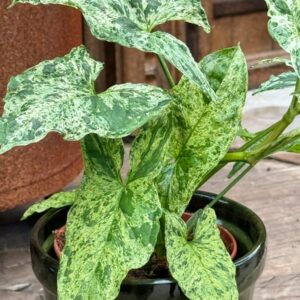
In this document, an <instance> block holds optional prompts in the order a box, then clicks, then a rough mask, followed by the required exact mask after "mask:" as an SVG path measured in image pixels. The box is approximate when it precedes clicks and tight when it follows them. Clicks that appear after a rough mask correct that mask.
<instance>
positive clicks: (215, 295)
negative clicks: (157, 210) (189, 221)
mask: <svg viewBox="0 0 300 300" xmlns="http://www.w3.org/2000/svg"><path fill="white" fill-rule="evenodd" d="M165 233H166V248H167V259H168V265H169V268H170V271H171V274H172V276H173V277H174V278H175V279H176V280H177V282H178V284H179V286H180V287H181V289H182V291H183V292H184V294H185V295H186V296H187V297H188V298H189V299H192V300H201V299H203V300H207V299H214V300H224V299H226V300H235V299H238V291H237V286H236V281H235V266H234V264H233V262H232V261H231V258H230V256H229V254H228V252H227V250H226V248H225V246H224V243H223V241H222V240H221V238H220V232H219V229H218V228H217V225H216V215H215V212H214V210H212V209H211V208H206V209H204V211H203V213H202V215H201V216H200V217H199V219H198V221H197V224H196V228H195V229H194V236H193V239H192V240H189V237H188V230H187V226H186V224H185V223H184V222H183V221H182V219H181V218H180V217H179V216H178V215H177V214H175V213H166V231H165Z"/></svg>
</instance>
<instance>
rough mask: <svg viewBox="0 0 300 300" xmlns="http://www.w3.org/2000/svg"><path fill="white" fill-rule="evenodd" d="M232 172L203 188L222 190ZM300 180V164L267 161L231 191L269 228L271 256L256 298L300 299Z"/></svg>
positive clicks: (256, 292) (268, 257)
mask: <svg viewBox="0 0 300 300" xmlns="http://www.w3.org/2000/svg"><path fill="white" fill-rule="evenodd" d="M228 171H229V168H227V170H223V171H221V172H220V173H219V174H217V175H216V176H215V178H214V179H212V180H211V181H209V182H208V183H207V184H206V185H205V186H204V187H203V188H202V189H204V190H208V191H214V192H217V193H218V192H220V191H221V190H222V188H223V187H224V186H226V184H228V182H229V180H228V179H226V174H228ZM299 181H300V166H299V165H294V164H289V163H284V162H278V161H275V160H264V161H262V162H260V163H259V164H258V165H257V166H256V167H255V168H254V169H253V170H252V171H251V172H250V173H249V174H248V175H247V177H246V178H244V179H243V180H242V181H241V182H240V183H239V184H238V185H236V186H235V187H234V188H233V189H232V190H231V191H230V192H229V193H228V197H230V198H232V199H235V200H237V201H239V202H241V203H243V204H245V205H247V206H248V207H250V208H251V209H252V210H254V211H255V212H256V213H257V214H258V215H259V216H260V217H261V218H262V219H263V221H264V223H265V225H266V228H267V234H268V255H267V261H266V266H265V269H264V271H263V274H262V276H261V277H260V279H259V280H258V282H257V284H256V289H255V294H254V299H255V300H277V299H278V300H279V299H280V300H284V299H286V300H294V299H300V255H299V253H300V235H299V231H300V201H299V200H300V199H299Z"/></svg>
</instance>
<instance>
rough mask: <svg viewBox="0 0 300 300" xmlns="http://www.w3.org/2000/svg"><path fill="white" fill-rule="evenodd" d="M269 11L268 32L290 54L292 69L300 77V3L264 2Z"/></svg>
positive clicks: (279, 0)
mask: <svg viewBox="0 0 300 300" xmlns="http://www.w3.org/2000/svg"><path fill="white" fill-rule="evenodd" d="M266 2H267V4H268V7H269V10H268V15H269V17H270V20H269V32H270V34H271V36H272V37H273V38H274V39H275V40H276V41H277V42H278V43H279V45H280V46H281V47H282V48H283V49H284V50H285V51H287V52H288V53H290V54H291V60H292V64H293V67H294V69H295V71H296V73H297V75H298V77H300V25H299V24H300V23H299V16H300V1H298V0H266Z"/></svg>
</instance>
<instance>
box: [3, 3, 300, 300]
mask: <svg viewBox="0 0 300 300" xmlns="http://www.w3.org/2000/svg"><path fill="white" fill-rule="evenodd" d="M17 3H31V4H64V5H69V6H72V7H75V8H77V9H79V10H81V12H82V13H83V16H84V17H85V20H86V22H87V23H88V25H89V26H90V28H91V32H92V33H93V35H94V36H95V37H97V38H99V39H102V40H106V41H110V42H116V43H119V44H121V45H123V46H126V47H135V48H137V49H140V50H142V51H148V52H153V53H156V54H157V56H158V59H159V60H160V63H161V65H162V68H163V71H164V73H165V75H166V78H167V80H168V82H169V85H170V89H169V90H166V89H162V88H158V87H154V86H149V85H145V84H131V83H126V84H121V85H115V86H113V87H111V88H109V89H108V90H107V91H105V92H103V93H99V94H96V92H95V90H94V81H95V79H96V78H97V77H98V75H99V73H100V72H101V70H102V68H103V65H102V64H101V63H100V62H97V61H95V60H93V59H91V58H90V57H89V55H88V51H87V49H86V48H85V47H84V46H80V47H77V48H75V49H73V50H72V51H71V52H70V53H69V54H67V55H66V56H64V57H60V58H56V59H54V60H50V61H45V62H42V63H40V64H39V65H37V66H35V67H33V68H31V69H29V70H27V71H25V72H24V73H22V74H21V75H18V76H16V77H14V78H12V79H11V81H10V83H9V85H8V89H7V95H6V97H5V109H4V113H3V116H2V118H1V119H0V144H1V149H0V152H1V153H4V152H6V151H8V150H9V149H11V148H13V147H15V146H23V145H27V144H30V143H33V142H37V141H39V140H41V139H42V138H44V137H45V136H46V135H47V133H48V132H51V131H56V132H59V133H61V134H62V136H63V137H64V138H65V139H66V140H80V141H81V145H82V153H83V158H84V165H85V171H84V178H83V181H82V183H81V185H80V187H79V188H77V189H76V190H74V191H71V192H65V193H58V194H56V195H54V196H52V197H51V198H49V199H48V200H46V201H43V202H41V203H37V204H35V205H33V206H32V207H31V208H30V209H29V210H28V211H27V212H26V213H25V215H24V218H26V217H28V216H30V215H31V214H33V213H35V212H43V211H46V210H48V209H49V208H56V209H57V208H62V207H69V209H67V210H66V209H62V210H54V211H53V210H51V211H50V212H48V213H46V215H45V216H44V217H42V219H41V220H40V221H39V222H38V224H37V226H36V228H35V229H34V233H33V240H32V253H33V254H32V256H33V258H34V259H35V258H37V257H38V258H40V262H38V261H35V260H34V262H33V263H34V270H35V273H36V274H37V276H38V277H39V276H40V277H44V278H45V277H47V281H46V282H45V284H44V285H45V290H46V292H47V295H48V299H54V298H55V297H56V295H55V294H56V291H55V288H56V287H55V284H56V277H55V276H56V272H57V268H58V262H57V260H55V259H54V258H53V257H51V256H50V255H49V253H48V250H49V249H50V248H51V247H49V244H50V245H51V246H52V243H53V238H52V235H49V234H50V232H51V231H52V230H53V229H55V228H58V227H60V226H62V225H64V223H66V242H65V245H64V249H63V253H62V256H61V259H60V263H59V273H58V295H59V299H66V300H69V299H93V300H94V299H101V300H103V299H115V298H116V297H119V298H118V299H124V297H125V298H126V293H129V297H127V299H134V298H133V297H137V299H148V298H147V297H149V294H151V293H154V296H153V297H154V298H153V299H163V298H162V297H163V296H161V294H155V293H156V288H157V286H161V285H163V284H165V285H166V286H167V287H171V291H170V292H171V294H174V287H175V286H176V284H177V283H178V285H179V286H180V293H179V295H177V296H176V297H177V299H185V297H187V298H189V299H238V297H240V299H250V297H251V293H252V291H253V282H254V281H255V280H256V278H257V276H258V275H259V274H260V272H261V270H262V267H263V261H264V257H265V229H264V226H263V224H262V223H261V220H260V219H259V218H258V217H257V216H256V215H255V214H254V213H253V212H251V211H250V210H249V209H247V208H245V207H243V206H242V205H240V204H238V203H235V202H232V201H229V200H228V199H226V198H224V197H223V196H224V194H225V193H226V192H227V191H228V190H229V189H230V188H231V187H232V186H234V185H235V184H236V183H237V182H238V181H239V180H240V179H241V178H242V177H243V176H244V175H245V174H246V173H247V172H249V171H250V170H251V168H253V166H254V165H255V164H256V163H257V162H258V161H259V160H261V159H263V158H264V157H266V156H268V155H270V154H272V153H274V152H275V151H282V150H286V151H296V152H297V151H298V150H299V145H298V144H299V133H300V132H299V130H294V131H292V132H289V133H283V132H284V130H285V129H286V128H287V126H288V125H289V124H290V123H291V122H292V121H293V119H294V118H295V117H296V116H297V115H298V114H299V112H300V104H299V99H298V98H299V90H300V86H299V79H298V78H299V74H300V73H299V72H300V71H299V70H300V67H299V66H300V62H299V55H300V54H299V39H300V38H299V34H298V32H299V24H298V23H297V22H298V20H299V16H300V8H299V4H297V3H296V1H292V0H291V1H286V2H283V1H277V0H268V1H267V3H268V5H269V14H270V17H271V19H270V32H271V34H272V36H274V38H275V39H276V40H278V42H279V43H280V45H281V46H282V47H283V48H284V49H286V50H287V51H288V52H289V53H290V54H291V61H285V62H286V64H287V65H289V66H291V67H292V68H293V69H294V70H293V72H290V73H287V74H283V75H281V76H279V77H276V78H275V77H272V78H271V79H270V81H268V82H267V83H265V84H264V85H263V86H262V87H261V89H260V91H263V90H268V89H271V88H276V87H282V86H285V85H286V82H287V80H286V79H287V78H288V79H289V80H288V83H290V82H291V81H292V83H293V84H295V93H294V94H293V96H292V103H291V106H290V107H289V109H288V111H287V113H286V114H285V115H284V116H283V118H282V119H281V120H280V121H278V122H277V123H275V124H274V125H272V126H270V127H269V128H266V129H265V130H263V131H260V132H257V133H250V132H248V131H247V130H245V129H242V128H241V113H242V108H243V105H244V101H245V97H246V93H247V64H246V61H245V57H244V55H243V52H242V50H241V49H240V47H239V46H236V47H233V48H229V49H223V50H220V51H217V52H215V53H212V54H210V55H208V56H206V57H205V58H203V59H202V60H201V62H200V63H199V64H196V63H195V61H194V59H193V58H192V56H191V54H190V52H189V50H188V48H187V47H186V45H185V44H184V43H182V42H181V41H179V40H177V39H176V38H175V37H173V36H171V35H170V34H167V33H165V32H161V31H155V30H154V29H155V27H156V26H157V25H159V24H162V23H164V22H166V21H169V20H184V21H187V22H190V23H193V24H197V25H199V26H202V27H203V28H204V30H206V31H209V24H208V22H207V18H206V14H205V11H204V10H203V8H202V6H201V4H200V3H199V1H196V0H185V1H180V0H176V1H175V0H174V1H157V0H153V1H152V0H151V1H150V0H149V1H125V0H118V1H115V0H98V1H94V0H88V1H79V0H72V1H66V0H59V1H57V0H42V1H41V0H15V1H14V2H13V4H17ZM165 59H166V60H168V61H169V62H170V63H172V64H173V65H174V66H175V67H177V69H178V70H180V71H181V72H182V73H183V78H182V79H181V80H180V82H179V83H175V82H174V80H173V78H172V76H171V74H170V72H169V70H168V66H167V64H166V61H165ZM137 128H140V132H139V134H138V136H137V137H136V138H135V141H134V143H133V145H132V147H131V150H130V154H129V163H130V170H129V172H128V174H127V177H126V178H122V177H121V176H120V170H121V168H122V165H123V159H124V146H123V143H122V139H121V138H122V137H123V136H126V135H128V134H130V133H131V132H132V131H133V130H135V129H137ZM237 136H241V137H242V138H243V139H244V140H245V143H244V145H243V146H241V147H240V148H239V149H237V150H236V151H234V152H232V151H230V150H229V149H230V145H231V144H232V142H233V140H234V139H235V138H236V137H237ZM228 162H235V163H236V164H235V166H234V168H233V170H232V172H231V174H230V176H235V178H234V179H233V180H232V182H231V183H230V184H229V185H228V187H227V188H225V190H224V191H223V192H221V193H220V194H219V195H218V196H213V195H211V194H205V193H204V194H203V193H202V194H197V193H196V194H195V195H194V196H193V194H194V192H195V190H197V188H198V187H199V186H201V185H202V184H203V183H204V182H206V181H207V180H208V179H209V178H210V177H211V176H213V175H214V174H215V173H216V172H217V171H219V170H220V169H221V168H222V167H223V166H224V165H226V164H227V163H228ZM191 199H192V200H191ZM200 200H201V201H200ZM185 210H188V211H190V212H192V213H193V215H192V217H191V219H190V220H188V221H187V223H185V222H184V221H183V220H182V214H183V213H184V211H185ZM216 212H217V215H218V219H219V222H222V223H224V225H225V227H228V228H229V229H230V230H231V232H232V233H234V235H235V236H236V237H237V239H238V244H239V246H240V250H239V251H240V252H241V253H240V254H239V258H238V259H237V260H236V261H235V262H232V260H231V258H230V256H229V254H228V253H227V251H226V249H225V246H224V244H223V242H222V240H221V238H220V234H219V230H218V228H217V217H216ZM231 221H232V222H231ZM234 221H235V223H234ZM53 224H54V225H53ZM53 226H54V227H53ZM247 230H248V231H247ZM241 233H242V234H241ZM239 235H241V236H239ZM48 236H49V237H48ZM153 254H154V255H153ZM247 255H248V256H247ZM165 258H166V260H167V265H168V267H169V271H170V276H169V278H163V279H153V280H150V281H149V280H148V279H141V280H139V279H137V280H132V278H130V277H128V276H127V274H128V272H129V271H130V270H132V269H139V268H142V267H143V266H144V265H145V264H147V263H149V260H150V262H151V260H155V261H156V262H157V261H161V259H162V260H164V259H165ZM249 268H250V269H249ZM249 270H251V272H249ZM46 271H47V272H48V273H45V272H46ZM236 272H237V276H240V278H239V277H238V279H237V281H238V289H239V293H240V295H238V290H237V285H236ZM126 276H127V278H126ZM53 278H54V279H53ZM125 278H126V279H125ZM122 282H123V284H122ZM132 282H134V283H132ZM121 284H122V289H121V290H122V291H121V294H120V295H119V291H120V286H121ZM154 287H155V288H154ZM51 288H53V289H52V290H51ZM158 293H160V292H158ZM118 295H119V296H118ZM133 295H135V296H133ZM158 295H159V296H158ZM184 295H185V296H184ZM53 297H54V298H53ZM122 297H123V298H122ZM155 297H156V298H155ZM168 297H169V296H165V299H168ZM174 297H175V295H174ZM149 299H150V298H149Z"/></svg>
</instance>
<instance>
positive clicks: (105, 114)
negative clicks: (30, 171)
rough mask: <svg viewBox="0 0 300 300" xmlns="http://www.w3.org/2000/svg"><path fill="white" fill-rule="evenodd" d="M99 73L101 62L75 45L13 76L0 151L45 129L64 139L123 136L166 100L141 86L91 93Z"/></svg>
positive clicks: (159, 92) (42, 134)
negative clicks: (51, 58) (63, 54)
mask: <svg viewBox="0 0 300 300" xmlns="http://www.w3.org/2000/svg"><path fill="white" fill-rule="evenodd" d="M101 70H102V63H98V62H96V61H94V60H93V59H91V58H90V57H89V54H88V53H87V51H86V49H85V48H84V47H83V46H81V47H77V48H75V49H73V50H72V51H71V52H70V53H69V54H68V55H66V56H64V57H60V58H56V59H53V60H50V61H45V62H42V63H40V64H38V65H37V66H35V67H33V68H31V69H29V70H27V71H25V72H24V73H23V74H21V75H18V76H16V77H13V78H12V79H11V80H10V83H9V86H8V91H7V95H6V97H5V99H4V100H5V107H4V114H3V116H2V119H0V120H1V123H2V125H1V123H0V127H1V138H0V140H1V142H2V147H1V149H0V153H3V152H5V151H8V150H9V149H11V148H12V147H15V146H24V145H28V144H30V143H34V142H37V141H39V140H41V139H43V138H44V137H45V136H46V135H47V134H48V133H49V132H51V131H55V132H59V133H61V134H62V135H63V137H64V138H65V139H66V140H80V139H81V138H82V137H84V136H85V135H87V134H89V133H97V134H98V135H99V136H103V137H121V136H125V135H128V134H130V133H131V132H132V131H133V130H135V129H136V128H139V127H140V126H142V125H143V124H144V123H146V122H147V121H148V120H149V119H151V118H153V117H154V116H156V115H157V114H159V113H160V112H161V111H162V110H163V109H164V108H165V107H166V106H167V105H168V103H169V102H170V101H171V100H172V97H171V95H170V94H169V93H168V92H167V91H164V90H162V89H160V88H158V87H154V86H150V85H145V84H131V83H127V84H122V85H115V86H113V87H111V88H109V89H108V90H106V91H105V92H103V93H100V94H96V93H95V91H94V81H95V80H96V78H97V77H98V75H99V72H100V71H101ZM3 132H4V133H3ZM3 135H4V136H3Z"/></svg>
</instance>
